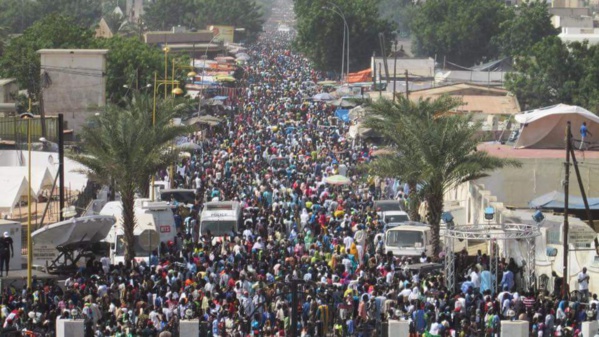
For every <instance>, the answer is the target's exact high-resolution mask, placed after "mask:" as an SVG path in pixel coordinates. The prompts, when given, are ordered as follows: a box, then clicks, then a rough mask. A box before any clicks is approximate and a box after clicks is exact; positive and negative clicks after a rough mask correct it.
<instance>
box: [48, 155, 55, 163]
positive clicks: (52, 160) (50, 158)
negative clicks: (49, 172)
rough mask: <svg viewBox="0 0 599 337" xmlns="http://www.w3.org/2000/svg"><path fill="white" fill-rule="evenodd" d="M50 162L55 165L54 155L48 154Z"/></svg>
mask: <svg viewBox="0 0 599 337" xmlns="http://www.w3.org/2000/svg"><path fill="white" fill-rule="evenodd" d="M48 164H50V165H54V157H53V156H52V155H49V156H48Z"/></svg>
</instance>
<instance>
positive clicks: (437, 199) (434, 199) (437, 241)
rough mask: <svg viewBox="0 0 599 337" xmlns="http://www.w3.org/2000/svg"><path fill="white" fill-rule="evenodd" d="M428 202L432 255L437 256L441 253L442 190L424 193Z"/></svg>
mask: <svg viewBox="0 0 599 337" xmlns="http://www.w3.org/2000/svg"><path fill="white" fill-rule="evenodd" d="M426 202H427V203H428V214H427V220H428V223H429V225H430V226H431V234H432V236H431V240H432V242H431V243H432V245H433V255H434V256H436V257H438V256H439V253H441V238H440V236H439V229H440V226H439V224H440V223H441V214H442V213H443V190H442V189H441V190H439V191H431V192H430V193H427V195H426Z"/></svg>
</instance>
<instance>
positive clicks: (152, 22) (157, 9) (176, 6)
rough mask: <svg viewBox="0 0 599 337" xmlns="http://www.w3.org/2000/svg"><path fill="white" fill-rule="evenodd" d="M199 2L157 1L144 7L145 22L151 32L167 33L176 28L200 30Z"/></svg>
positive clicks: (192, 0)
mask: <svg viewBox="0 0 599 337" xmlns="http://www.w3.org/2000/svg"><path fill="white" fill-rule="evenodd" d="M200 9H201V8H200V7H199V6H198V1H197V0H155V1H152V2H147V4H146V5H145V6H144V22H145V23H146V25H147V26H148V29H150V30H158V31H166V30H170V29H171V28H173V27H174V26H179V25H181V26H185V27H189V28H199V27H198V25H197V19H196V18H197V15H198V11H199V10H200Z"/></svg>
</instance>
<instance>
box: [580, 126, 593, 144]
mask: <svg viewBox="0 0 599 337" xmlns="http://www.w3.org/2000/svg"><path fill="white" fill-rule="evenodd" d="M587 134H588V135H589V136H593V134H592V133H591V131H589V129H588V128H587V122H582V125H581V126H580V148H579V150H582V147H583V146H584V140H585V139H586V138H587ZM587 148H588V146H587Z"/></svg>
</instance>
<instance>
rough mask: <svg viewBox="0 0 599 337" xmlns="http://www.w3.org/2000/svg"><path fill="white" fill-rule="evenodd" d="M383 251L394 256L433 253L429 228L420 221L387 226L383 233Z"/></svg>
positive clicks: (428, 254)
mask: <svg viewBox="0 0 599 337" xmlns="http://www.w3.org/2000/svg"><path fill="white" fill-rule="evenodd" d="M384 242H385V253H388V252H391V253H393V255H396V256H420V255H421V254H422V253H426V255H427V256H430V255H431V254H432V253H433V246H432V244H431V228H430V226H429V225H427V224H423V223H420V222H406V223H404V224H403V225H401V226H397V227H393V228H389V229H388V230H387V231H386V232H385V234H384Z"/></svg>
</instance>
